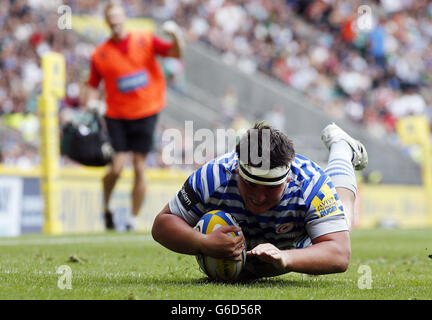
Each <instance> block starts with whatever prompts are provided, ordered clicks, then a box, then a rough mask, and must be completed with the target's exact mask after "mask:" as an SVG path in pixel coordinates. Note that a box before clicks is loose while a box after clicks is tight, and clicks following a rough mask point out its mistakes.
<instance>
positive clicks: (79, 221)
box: [0, 166, 432, 236]
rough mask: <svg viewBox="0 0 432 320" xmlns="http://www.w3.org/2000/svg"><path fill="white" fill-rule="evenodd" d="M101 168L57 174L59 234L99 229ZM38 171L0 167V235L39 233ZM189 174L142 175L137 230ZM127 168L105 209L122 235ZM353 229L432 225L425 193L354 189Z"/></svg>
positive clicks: (155, 171) (128, 184) (387, 187)
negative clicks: (356, 192)
mask: <svg viewBox="0 0 432 320" xmlns="http://www.w3.org/2000/svg"><path fill="white" fill-rule="evenodd" d="M103 173H104V169H103V168H97V169H95V168H88V167H73V168H67V167H66V168H60V170H59V181H58V185H59V193H58V194H59V199H58V200H59V211H58V220H59V222H60V232H61V233H91V232H101V231H103V230H104V223H103V216H102V182H101V178H102V175H103ZM40 174H41V169H40V168H32V169H30V170H19V169H17V168H8V167H2V166H0V236H16V235H19V234H26V233H41V232H43V225H44V213H43V209H44V198H43V197H42V195H41V188H40ZM188 175H189V172H184V171H174V170H168V169H148V170H147V182H148V188H147V197H146V201H145V204H144V206H143V208H142V210H141V212H140V215H139V217H138V228H137V230H139V231H150V229H151V226H152V224H153V220H154V218H155V216H156V215H157V214H158V213H159V212H160V211H161V209H162V208H163V207H164V206H165V204H167V202H168V201H169V200H170V199H171V198H172V197H173V196H174V195H175V194H176V193H177V192H178V190H179V189H180V188H181V186H182V184H183V183H184V181H185V180H186V179H187V177H188ZM132 183H133V172H132V170H131V169H127V170H125V172H123V174H122V176H121V179H120V180H119V182H118V184H117V186H116V189H115V190H114V193H113V198H112V203H111V207H112V209H113V211H114V216H115V217H114V219H115V222H116V223H117V225H118V227H119V230H124V228H125V219H126V214H127V213H128V212H130V190H131V188H132ZM358 199H359V201H358V210H357V211H358V216H357V217H356V228H373V227H376V226H392V227H401V228H419V227H427V226H432V223H431V217H430V215H429V213H428V209H427V201H426V193H425V192H424V189H423V188H422V187H421V186H410V185H370V184H363V183H361V184H360V185H359V198H358Z"/></svg>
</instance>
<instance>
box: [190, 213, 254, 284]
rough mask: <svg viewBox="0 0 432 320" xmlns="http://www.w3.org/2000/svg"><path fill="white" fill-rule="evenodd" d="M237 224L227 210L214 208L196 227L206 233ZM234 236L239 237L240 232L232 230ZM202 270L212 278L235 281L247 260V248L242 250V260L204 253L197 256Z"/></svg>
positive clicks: (231, 233)
mask: <svg viewBox="0 0 432 320" xmlns="http://www.w3.org/2000/svg"><path fill="white" fill-rule="evenodd" d="M232 225H234V226H237V227H239V225H238V223H237V222H236V221H235V219H234V218H233V217H232V216H231V215H230V214H229V213H226V212H225V211H222V210H213V211H210V212H207V213H206V214H205V215H203V216H202V217H201V219H200V220H199V221H198V223H197V224H196V226H195V229H197V230H198V231H200V232H201V233H204V234H209V233H211V232H213V231H214V230H216V229H217V228H220V227H221V226H232ZM229 235H231V236H232V237H238V236H239V235H241V231H240V232H230V233H229ZM196 259H197V262H198V264H199V266H200V268H201V270H202V271H203V272H204V273H205V274H206V275H207V276H208V277H210V278H211V279H214V280H222V281H233V280H235V279H237V277H238V276H239V275H240V272H241V271H242V269H243V267H244V264H245V262H246V248H245V249H244V250H243V252H242V260H241V261H234V260H231V259H223V258H213V257H209V256H204V255H198V256H196Z"/></svg>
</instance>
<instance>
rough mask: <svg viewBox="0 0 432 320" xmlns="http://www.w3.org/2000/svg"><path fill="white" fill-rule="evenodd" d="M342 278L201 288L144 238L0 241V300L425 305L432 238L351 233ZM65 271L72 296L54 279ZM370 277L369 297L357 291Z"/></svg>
mask: <svg viewBox="0 0 432 320" xmlns="http://www.w3.org/2000/svg"><path fill="white" fill-rule="evenodd" d="M351 247H352V256H351V264H350V267H349V269H348V270H347V272H345V273H343V274H332V275H324V276H306V275H302V274H297V273H291V274H286V275H282V276H279V277H275V278H268V279H262V280H257V281H252V282H248V283H238V284H224V283H214V282H210V281H207V279H206V277H205V276H204V275H203V274H202V273H201V272H200V271H199V269H198V265H197V263H196V261H195V258H194V257H192V256H185V255H179V254H176V253H173V252H171V251H169V250H167V249H165V248H163V247H161V246H160V245H159V244H157V243H155V242H154V241H153V240H152V239H151V237H150V235H148V234H139V233H136V234H134V233H111V232H110V233H103V234H93V235H73V236H72V235H68V236H46V235H26V236H21V237H18V238H3V239H2V238H0V287H1V290H0V299H157V300H159V299H166V300H171V299H176V300H183V299H187V300H189V299H195V300H196V299H198V300H201V299H205V300H213V299H223V300H225V299H242V300H249V299H259V300H261V299H263V300H266V299H276V300H281V299H305V300H308V299H313V300H317V299H325V300H326V299H331V300H333V299H384V300H387V299H392V300H394V299H432V291H431V288H432V273H431V270H432V258H431V257H432V256H431V255H432V230H431V229H418V230H387V229H374V230H355V231H354V232H353V234H352V237H351ZM61 265H68V266H69V267H70V268H71V271H72V276H71V285H72V288H71V289H70V290H68V289H63V290H62V289H60V288H59V286H58V283H59V281H60V283H63V284H64V283H65V282H64V280H62V279H63V278H61V277H62V274H58V273H57V269H58V267H59V266H61ZM362 265H366V266H368V267H369V268H370V269H369V270H370V271H371V276H372V281H373V282H372V283H371V289H360V288H359V285H358V283H359V281H360V283H363V282H362V279H363V278H362V277H364V276H365V274H364V273H363V272H362V269H361V268H360V266H362Z"/></svg>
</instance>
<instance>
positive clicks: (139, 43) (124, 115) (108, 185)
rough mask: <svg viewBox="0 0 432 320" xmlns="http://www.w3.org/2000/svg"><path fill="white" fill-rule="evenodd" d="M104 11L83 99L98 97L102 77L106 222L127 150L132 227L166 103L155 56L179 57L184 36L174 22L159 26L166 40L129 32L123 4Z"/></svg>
mask: <svg viewBox="0 0 432 320" xmlns="http://www.w3.org/2000/svg"><path fill="white" fill-rule="evenodd" d="M104 13H105V21H106V23H107V24H108V26H109V28H110V30H111V36H110V38H109V39H107V40H106V41H105V42H103V43H102V44H100V45H98V46H97V47H96V48H95V50H94V51H93V53H92V56H91V62H90V75H89V79H88V82H87V88H88V89H87V92H86V96H85V98H84V100H85V103H86V106H87V107H88V108H91V105H92V102H94V101H95V100H98V99H99V90H98V87H99V85H100V83H101V82H102V81H103V82H104V89H105V99H106V106H107V108H106V112H105V120H106V125H107V129H108V133H109V135H110V138H111V143H112V146H113V149H114V156H113V158H112V163H111V165H110V167H109V169H108V171H107V172H106V174H105V176H104V177H103V210H104V219H105V227H106V229H111V230H112V229H115V224H114V220H113V214H112V211H111V210H110V208H109V202H110V198H111V194H112V192H113V190H114V187H115V185H116V182H117V181H118V179H119V177H120V174H121V172H122V169H123V167H124V165H125V163H126V160H127V158H128V153H129V152H131V154H132V163H133V167H134V183H133V189H132V194H131V198H132V199H131V200H132V212H131V214H129V216H128V218H127V224H126V228H127V230H134V229H135V228H136V224H137V216H138V213H139V210H140V208H141V206H142V204H143V202H144V198H145V193H146V182H145V177H144V173H145V168H146V157H147V154H148V152H149V151H150V150H151V148H152V141H153V133H154V130H155V127H156V123H157V118H158V114H159V113H160V112H161V110H162V109H163V108H164V107H165V102H166V98H165V94H166V82H165V79H164V75H163V71H162V68H161V66H160V65H159V63H158V61H157V60H156V56H160V57H172V58H181V56H182V51H183V46H184V40H183V35H182V32H181V30H180V28H179V27H178V26H177V24H176V23H175V22H174V21H166V22H165V23H164V24H163V25H162V30H163V31H164V32H165V33H166V34H168V35H169V36H170V37H171V41H169V42H168V41H164V40H162V39H160V38H159V37H157V36H155V35H153V34H152V33H151V32H150V31H131V32H129V31H127V30H126V29H125V22H126V19H127V17H126V13H125V10H124V8H123V7H122V5H121V4H118V3H110V4H108V5H107V6H106V7H105V10H104Z"/></svg>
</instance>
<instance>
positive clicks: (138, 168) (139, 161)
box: [126, 153, 147, 230]
mask: <svg viewBox="0 0 432 320" xmlns="http://www.w3.org/2000/svg"><path fill="white" fill-rule="evenodd" d="M146 159H147V155H145V154H141V153H133V159H132V161H133V167H134V173H135V174H134V184H133V188H132V215H131V216H130V217H129V218H128V223H127V226H126V227H127V228H128V229H131V230H134V229H135V228H136V224H137V221H136V217H137V216H138V214H139V211H140V209H141V206H142V205H143V203H144V199H145V195H146V180H145V169H146Z"/></svg>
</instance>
